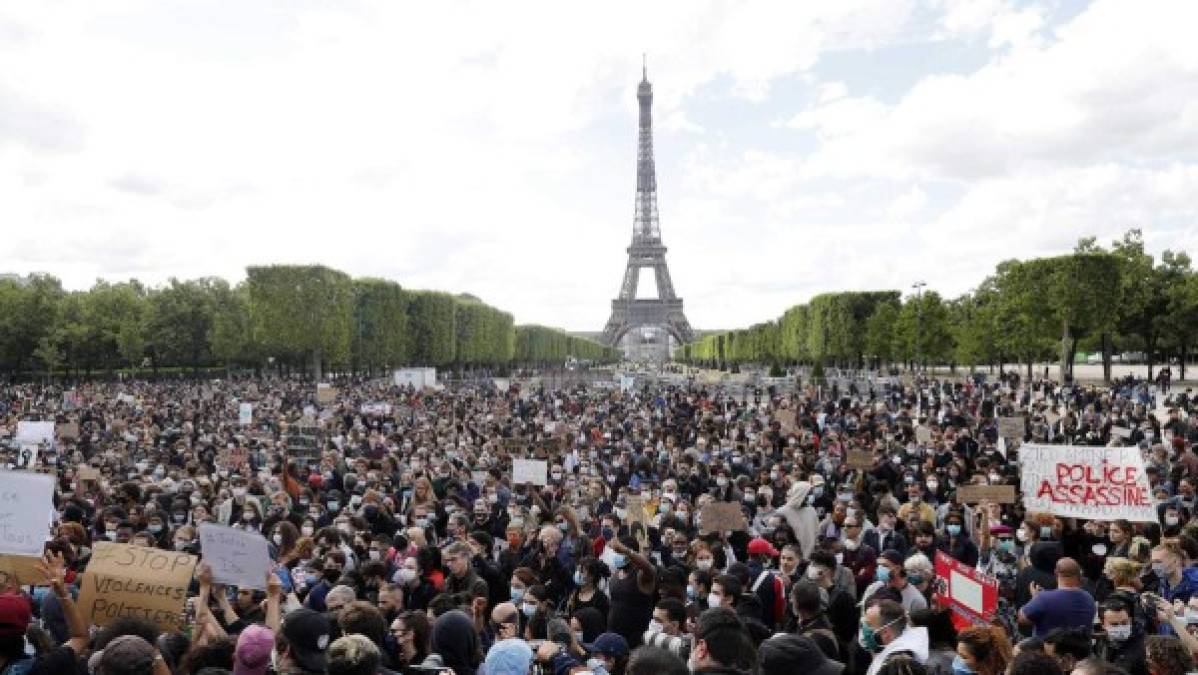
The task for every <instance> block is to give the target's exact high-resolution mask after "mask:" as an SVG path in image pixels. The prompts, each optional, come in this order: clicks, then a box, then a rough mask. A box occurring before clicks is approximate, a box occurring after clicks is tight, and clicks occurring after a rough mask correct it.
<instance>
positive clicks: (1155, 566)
mask: <svg viewBox="0 0 1198 675" xmlns="http://www.w3.org/2000/svg"><path fill="white" fill-rule="evenodd" d="M1152 573H1153V574H1155V575H1156V576H1157V578H1158V579H1164V578H1165V577H1166V576H1168V574H1169V571H1168V570H1167V569H1166V568H1165V563H1156V562H1154V563H1152Z"/></svg>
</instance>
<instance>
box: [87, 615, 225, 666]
mask: <svg viewBox="0 0 1198 675" xmlns="http://www.w3.org/2000/svg"><path fill="white" fill-rule="evenodd" d="M122 635H136V636H137V637H139V638H141V639H143V640H145V641H146V642H149V643H150V644H152V645H156V644H158V628H157V626H155V625H154V624H152V623H150V622H149V621H146V620H145V619H139V618H137V617H135V616H122V617H120V618H119V619H117V620H116V621H113V622H112V623H110V624H108V626H107V627H105V628H104V629H103V630H101V631H100V632H99V633H98V634H97V635H96V649H97V650H100V649H104V647H106V646H108V643H109V642H112V641H113V640H114V639H116V638H118V637H120V636H122ZM229 667H230V668H232V667H233V664H232V663H230V664H229Z"/></svg>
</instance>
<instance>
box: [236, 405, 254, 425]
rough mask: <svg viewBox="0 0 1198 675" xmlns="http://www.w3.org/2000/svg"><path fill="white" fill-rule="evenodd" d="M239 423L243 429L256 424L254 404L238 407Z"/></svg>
mask: <svg viewBox="0 0 1198 675" xmlns="http://www.w3.org/2000/svg"><path fill="white" fill-rule="evenodd" d="M237 423H238V424H240V425H241V426H243V427H248V426H249V425H251V424H253V423H254V404H253V403H244V402H243V403H242V404H241V405H239V406H237Z"/></svg>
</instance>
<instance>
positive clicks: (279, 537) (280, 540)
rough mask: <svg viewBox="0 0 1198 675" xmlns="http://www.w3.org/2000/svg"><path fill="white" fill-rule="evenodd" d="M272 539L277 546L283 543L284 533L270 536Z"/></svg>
mask: <svg viewBox="0 0 1198 675" xmlns="http://www.w3.org/2000/svg"><path fill="white" fill-rule="evenodd" d="M270 540H271V541H273V542H274V543H275V546H282V545H283V535H281V534H276V535H274V536H272V537H271V538H270Z"/></svg>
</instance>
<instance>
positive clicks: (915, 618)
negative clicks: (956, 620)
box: [908, 607, 957, 650]
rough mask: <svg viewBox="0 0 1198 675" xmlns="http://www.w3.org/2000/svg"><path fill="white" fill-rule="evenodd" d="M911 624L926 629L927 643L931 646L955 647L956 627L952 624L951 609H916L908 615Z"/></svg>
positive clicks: (951, 648)
mask: <svg viewBox="0 0 1198 675" xmlns="http://www.w3.org/2000/svg"><path fill="white" fill-rule="evenodd" d="M908 616H909V618H910V619H911V625H912V626H923V627H924V628H927V629H928V643H929V644H930V645H931V646H932V647H941V648H944V649H949V650H954V649H956V648H957V627H956V626H954V625H953V615H952V611H951V610H948V609H932V608H930V607H928V608H925V609H917V610H915V611H913V612H911V613H910V614H909V615H908Z"/></svg>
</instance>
